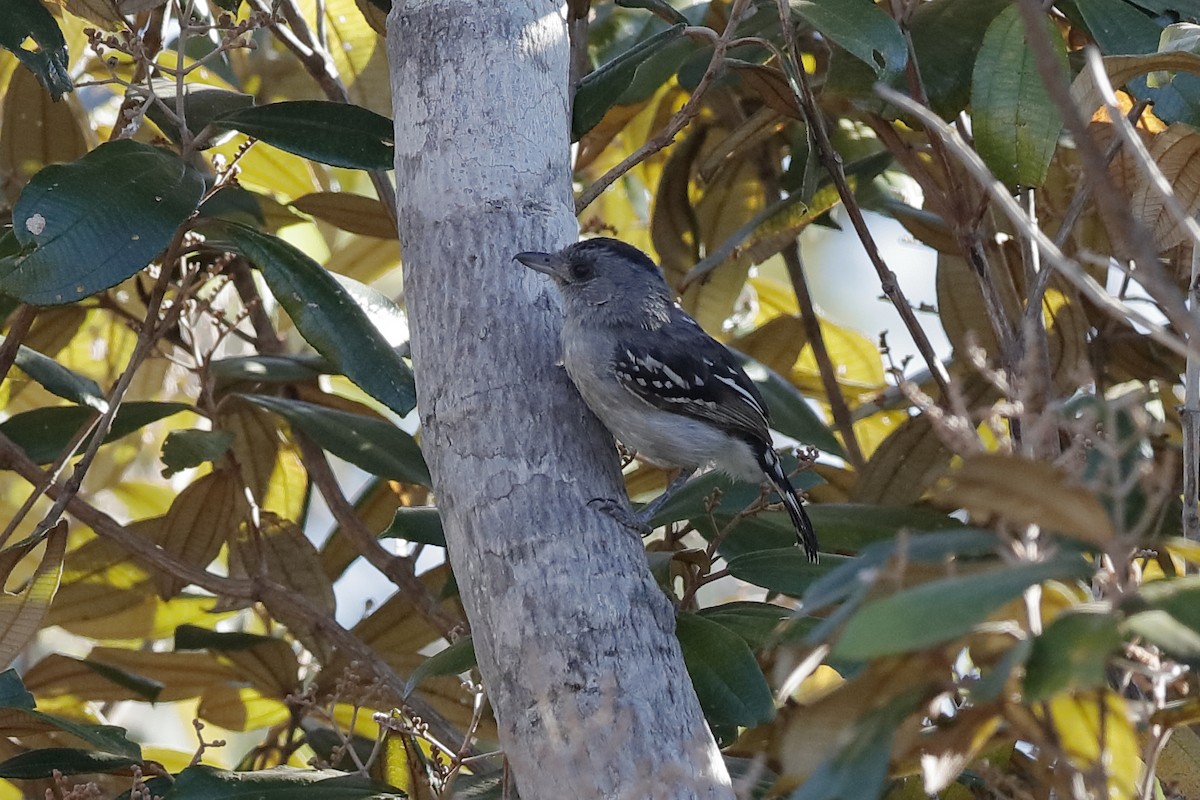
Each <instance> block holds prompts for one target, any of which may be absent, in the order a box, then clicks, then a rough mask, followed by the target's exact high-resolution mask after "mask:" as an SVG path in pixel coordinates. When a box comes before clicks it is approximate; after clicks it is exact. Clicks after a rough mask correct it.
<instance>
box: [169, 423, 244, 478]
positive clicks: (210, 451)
mask: <svg viewBox="0 0 1200 800" xmlns="http://www.w3.org/2000/svg"><path fill="white" fill-rule="evenodd" d="M232 444H233V434H232V433H230V432H229V431H201V430H186V431H171V432H170V433H168V434H167V438H166V441H164V442H163V448H162V460H163V464H165V465H166V466H165V467H164V469H163V471H162V476H163V477H164V478H169V477H171V476H172V475H174V474H175V473H176V472H179V470H181V469H189V468H191V467H198V466H200V465H201V464H203V463H205V462H206V461H216V460H217V459H218V458H220V457H221V456H223V455H225V452H226V451H227V450H228V449H229V448H230V446H231V445H232Z"/></svg>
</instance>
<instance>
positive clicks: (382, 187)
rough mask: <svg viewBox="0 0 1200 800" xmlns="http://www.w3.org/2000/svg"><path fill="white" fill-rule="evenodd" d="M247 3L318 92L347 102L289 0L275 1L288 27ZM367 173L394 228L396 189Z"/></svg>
mask: <svg viewBox="0 0 1200 800" xmlns="http://www.w3.org/2000/svg"><path fill="white" fill-rule="evenodd" d="M250 4H251V6H252V7H253V8H254V9H255V10H256V11H260V12H262V13H264V14H266V15H267V18H268V20H269V22H268V23H267V27H268V28H269V29H270V31H271V33H273V34H275V37H276V38H277V39H279V41H280V42H281V43H282V44H283V46H284V47H286V48H287V49H288V50H291V51H292V54H293V55H295V56H296V58H297V59H299V61H300V63H301V64H302V65H303V66H304V69H305V70H306V71H307V72H308V74H309V75H311V76H312V78H313V80H315V81H316V82H317V85H318V86H320V87H321V91H322V92H324V93H325V96H326V97H327V98H329V99H330V100H332V101H334V102H335V103H349V102H351V100H350V92H349V91H348V90H347V89H346V84H345V83H343V82H342V79H341V76H339V75H338V71H337V65H336V64H335V63H334V61H333V56H332V55H330V53H329V51H328V50H326V49H325V48H324V47H322V46H321V44H320V43H319V42H318V41H317V40H316V38H315V37H314V36H313V34H312V31H310V30H309V28H308V23H307V22H305V21H304V15H303V14H301V13H300V10H299V9H298V8H297V7H296V4H295V3H294V2H292V0H284V2H282V3H279V4H278V8H279V10H280V11H281V12H282V13H283V15H284V17H285V18H286V19H287V21H288V23H289V25H290V28H289V27H288V26H285V25H282V24H280V22H279V21H278V19H277V18H276V17H275V14H274V11H273V9H272V8H271V6H269V5H268V4H267V3H266V2H265V1H264V0H250ZM367 176H368V177H369V178H370V179H371V185H372V186H374V187H375V193H376V194H377V195H378V196H379V202H380V203H382V204H383V207H384V209H386V210H387V214H388V217H389V218H390V219H391V221H392V226H393V227H395V225H396V189H395V188H394V187H393V186H392V182H391V180H390V179H389V178H388V175H387V172H386V171H384V170H379V169H373V170H369V171H368V172H367Z"/></svg>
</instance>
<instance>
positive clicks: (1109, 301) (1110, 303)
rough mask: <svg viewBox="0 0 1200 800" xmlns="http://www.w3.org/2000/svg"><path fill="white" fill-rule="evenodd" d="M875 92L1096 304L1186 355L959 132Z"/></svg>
mask: <svg viewBox="0 0 1200 800" xmlns="http://www.w3.org/2000/svg"><path fill="white" fill-rule="evenodd" d="M875 92H876V93H877V94H878V95H879V96H880V97H882V98H883V99H884V100H887V101H888V102H889V103H892V104H893V105H896V106H899V107H900V108H902V109H903V110H904V111H906V112H908V113H910V114H912V115H913V116H915V117H917V118H918V119H919V120H920V121H921V123H922V124H923V125H925V128H926V129H927V130H928V131H929V132H931V133H934V134H936V135H937V136H939V137H940V138H941V139H942V141H944V142H946V144H947V145H949V147H950V150H951V151H952V152H953V153H954V154H955V156H956V157H957V158H958V160H959V161H960V162H961V163H962V164H963V166H965V167H966V168H967V171H968V173H969V174H970V175H971V176H972V177H973V178H975V180H976V181H978V182H979V184H980V185H981V186H982V187H983V188H984V189H985V190H986V191H987V193H988V195H989V196H991V198H992V200H993V202H995V203H996V205H997V206H998V207H999V208H1000V210H1001V211H1003V212H1004V215H1005V216H1006V217H1008V219H1009V220H1010V221H1011V222H1012V223H1013V225H1015V226H1016V227H1017V228H1018V229H1019V230H1020V232H1021V235H1023V236H1028V237H1031V238H1032V239H1033V240H1034V241H1036V242H1037V245H1038V249H1039V250H1040V252H1041V254H1042V258H1044V259H1045V260H1046V261H1048V262H1050V264H1051V265H1052V266H1053V267H1054V268H1055V269H1057V270H1058V271H1059V272H1060V273H1061V274H1062V275H1063V277H1065V278H1067V280H1069V281H1070V282H1071V283H1072V284H1073V285H1074V286H1075V287H1076V288H1077V289H1079V290H1080V292H1082V293H1083V294H1084V296H1086V297H1087V298H1088V299H1089V300H1091V301H1092V302H1093V303H1095V304H1096V306H1097V307H1099V308H1100V309H1101V310H1103V311H1104V312H1105V313H1107V314H1111V315H1112V316H1113V317H1115V318H1116V319H1118V320H1120V321H1121V322H1123V323H1125V324H1128V323H1130V322H1134V323H1137V324H1138V325H1140V326H1142V327H1143V328H1145V329H1146V331H1147V334H1148V335H1149V336H1150V337H1151V338H1153V339H1154V340H1155V341H1156V342H1159V343H1160V344H1162V345H1163V346H1165V347H1167V348H1168V349H1170V350H1171V351H1172V352H1174V353H1178V354H1179V355H1181V356H1186V355H1187V345H1186V344H1185V343H1184V342H1183V341H1181V340H1180V339H1179V338H1178V337H1176V336H1173V335H1171V333H1170V332H1169V331H1168V330H1167V329H1166V328H1164V327H1163V326H1162V325H1159V324H1158V323H1157V322H1155V321H1153V320H1151V319H1150V318H1149V317H1147V316H1146V315H1144V314H1142V313H1141V312H1139V311H1137V309H1135V308H1133V307H1132V306H1130V305H1129V304H1128V303H1124V302H1121V301H1119V300H1117V299H1116V298H1114V297H1112V296H1111V295H1110V294H1109V293H1108V292H1107V291H1106V290H1105V288H1104V287H1103V286H1101V285H1100V284H1099V283H1097V282H1096V280H1095V278H1093V277H1092V276H1091V275H1089V274H1087V272H1086V271H1085V270H1084V269H1083V267H1082V266H1081V265H1080V264H1079V262H1077V261H1075V260H1074V259H1071V258H1068V257H1067V256H1066V255H1064V254H1063V252H1062V250H1060V249H1059V248H1058V247H1057V246H1056V245H1055V244H1054V242H1052V241H1050V239H1049V238H1047V237H1046V235H1045V234H1044V233H1043V232H1042V231H1041V230H1039V229H1038V228H1036V227H1034V226H1033V225H1031V224H1030V222H1029V219H1028V218H1027V217H1026V216H1025V213H1024V212H1023V211H1022V210H1021V207H1020V206H1019V205H1017V202H1016V201H1015V200H1013V198H1012V196H1011V195H1010V194H1009V193H1008V189H1007V188H1006V187H1005V186H1004V184H1002V183H1000V182H999V181H998V180H996V178H995V176H993V175H992V173H991V172H990V171H989V170H988V168H987V166H986V165H985V164H984V163H983V161H982V159H980V158H979V154H978V153H976V152H975V151H974V150H972V149H971V147H970V146H968V145H967V143H966V142H964V141H963V140H962V137H960V136H959V135H958V132H957V131H956V130H954V129H953V128H951V127H950V126H949V125H947V124H946V123H945V122H944V121H943V120H942V119H941V118H939V117H938V116H937V115H936V114H934V113H933V112H932V111H930V110H929V109H927V108H925V107H924V106H921V105H920V104H919V103H917V102H915V101H914V100H912V99H911V98H909V97H908V96H906V95H903V94H901V93H900V92H897V91H895V90H893V89H891V88H890V87H887V86H884V85H882V84H876V86H875ZM1171 321H1172V322H1173V323H1175V324H1176V325H1178V324H1179V323H1178V321H1177V320H1176V319H1172V320H1171ZM1182 329H1184V330H1190V329H1196V330H1200V328H1197V327H1196V326H1195V325H1194V324H1193V323H1191V322H1190V321H1187V322H1186V323H1185V327H1184V328H1182Z"/></svg>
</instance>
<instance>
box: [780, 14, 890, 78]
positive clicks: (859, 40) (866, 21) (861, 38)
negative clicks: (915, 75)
mask: <svg viewBox="0 0 1200 800" xmlns="http://www.w3.org/2000/svg"><path fill="white" fill-rule="evenodd" d="M791 6H792V10H793V11H795V12H796V13H797V14H798V15H799V16H801V17H803V18H804V20H805V21H806V22H808V24H809V25H812V26H813V27H814V28H816V29H817V30H818V31H820V32H821V33H822V34H824V35H825V36H828V37H829V38H830V39H832V40H833V41H834V42H836V43H837V44H838V45H839V46H840V47H842V48H843V49H845V50H846V51H847V52H849V53H850V54H852V55H854V56H855V57H857V58H858V59H859V60H861V61H862V62H863V63H865V64H866V65H867V66H869V67H870V68H871V69H873V70H875V74H876V75H879V76H882V75H884V74H885V73H897V72H899V71H900V70H902V69H904V65H905V64H906V63H907V62H908V46H907V45H906V44H905V42H904V34H902V33H901V32H900V26H899V25H897V24H896V21H895V20H894V19H892V18H891V17H890V16H888V13H887V12H886V11H884V10H883V9H882V8H880V7H879V6H877V5H875V3H873V2H871V0H792V3H791Z"/></svg>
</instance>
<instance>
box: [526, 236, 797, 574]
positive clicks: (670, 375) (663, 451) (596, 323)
mask: <svg viewBox="0 0 1200 800" xmlns="http://www.w3.org/2000/svg"><path fill="white" fill-rule="evenodd" d="M514 259H515V260H516V261H518V262H519V263H521V264H523V265H525V266H526V267H528V268H529V269H532V270H534V271H536V272H540V273H542V274H544V275H547V276H549V277H550V278H551V279H552V280H553V282H554V284H555V285H556V286H557V288H558V291H559V293H560V295H561V297H562V308H563V326H562V334H561V348H562V356H561V357H562V363H563V366H564V367H566V371H567V375H568V376H569V377H570V378H571V381H572V383H574V384H575V387H576V389H577V390H578V391H579V394H580V396H581V397H582V398H583V401H584V403H585V404H586V405H587V406H588V408H590V409H591V411H592V413H594V414H595V415H596V416H597V417H598V418H599V419H600V421H601V422H602V423H603V424H604V426H605V427H606V428H607V429H608V431H609V432H610V433H611V434H612V435H613V436H614V437H615V438H616V439H617V440H618V441H619V442H621V444H623V445H624V446H625V447H626V448H628V449H630V450H633V451H635V452H636V453H637V455H638V457H639V458H641V459H642V460H644V461H647V462H649V463H651V464H653V465H655V466H659V467H664V468H671V469H679V470H680V473H679V475H678V476H677V477H676V478H675V479H674V480H673V481H671V483H670V484H669V485H668V487H667V489H666V491H664V492H663V493H662V495H660V496H659V497H658V498H657V499H655V500H654V501H653V502H651V503H650V504H648V505H646V506H644V507H643V508H642V509H641V512H640V513H639V514H637V515H629V512H625V511H624V509H623V508H620V507H618V506H616V505H615V504H607V505H604V506H603V510H605V511H607V512H608V513H610V514H611V515H613V516H614V517H616V518H617V519H618V520H620V521H622V522H624V523H625V524H627V526H629V527H634V528H639V529H641V530H642V531H643V532H648V531H649V526H648V524H647V523H648V522H649V520H650V518H652V517H653V515H654V513H656V512H657V511H658V510H659V509H660V508H662V506H663V505H664V504H665V503H666V501H667V499H669V497H670V496H671V495H672V494H673V493H674V492H675V491H676V490H678V489H679V488H680V487H682V486H683V484H684V483H686V482H687V480H688V479H689V478H690V477H691V476H692V475H693V474H695V472H696V471H697V470H699V469H701V468H704V467H707V466H710V465H711V466H712V467H715V468H716V469H717V470H719V471H721V472H723V473H725V474H727V475H728V476H729V477H731V478H733V479H735V480H741V481H747V482H751V483H762V481H763V478H764V477H765V478H766V480H767V481H769V482H770V483H771V485H772V486H773V487H774V488H775V490H776V491H777V492H778V493H779V496H780V497H781V498H782V500H783V505H784V507H785V508H786V509H787V513H788V516H789V517H790V518H791V521H792V525H793V526H794V527H795V529H796V538H797V543H798V544H799V545H800V546H801V547H803V548H804V551H805V553H806V554H807V556H808V558H809V560H810V561H813V562H816V561H817V558H818V552H819V545H818V542H817V536H816V532H815V531H814V530H813V525H812V521H811V520H810V519H809V517H808V514H807V513H806V512H805V510H804V506H803V505H802V504H801V502H800V499H799V496H798V495H797V493H796V490H795V488H794V487H793V486H792V483H791V481H790V480H789V478H788V476H787V473H786V472H785V471H784V469H783V465H782V463H781V462H780V460H779V456H778V454H777V453H776V452H775V449H774V448H773V447H772V445H771V433H770V428H769V422H768V420H769V416H768V411H767V405H766V403H765V402H764V401H763V398H762V395H761V394H760V393H759V391H758V388H757V387H756V386H755V385H754V382H753V381H751V380H750V378H749V377H748V376H747V375H746V373H745V371H744V370H743V369H742V367H741V365H740V364H739V363H738V360H737V358H736V357H735V356H734V355H733V353H732V352H731V351H730V350H729V349H728V348H727V347H725V345H723V344H721V343H720V342H718V341H717V340H716V339H714V338H712V337H711V336H709V335H708V334H707V333H705V331H704V329H703V328H702V327H701V326H700V323H698V322H696V320H695V319H693V318H692V317H691V316H690V315H689V314H688V313H687V312H686V311H684V310H683V308H682V307H681V306H680V304H679V302H678V301H677V300H676V297H675V294H674V292H673V291H672V290H671V288H670V286H669V285H668V284H667V281H666V279H665V278H664V277H663V274H662V271H661V270H660V269H659V267H658V265H657V264H656V263H655V262H654V260H653V259H652V258H651V257H650V256H648V255H647V254H646V253H644V252H642V251H641V250H639V249H638V248H636V247H634V246H633V245H630V244H627V243H626V242H622V241H620V240H619V239H612V238H608V237H602V236H601V237H594V238H590V239H583V240H581V241H578V242H575V243H574V244H571V245H568V246H567V247H565V248H563V249H562V250H560V251H558V252H554V253H545V252H537V251H527V252H522V253H518V254H517V255H516V256H514ZM622 512H624V514H627V515H628V516H623V515H622Z"/></svg>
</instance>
